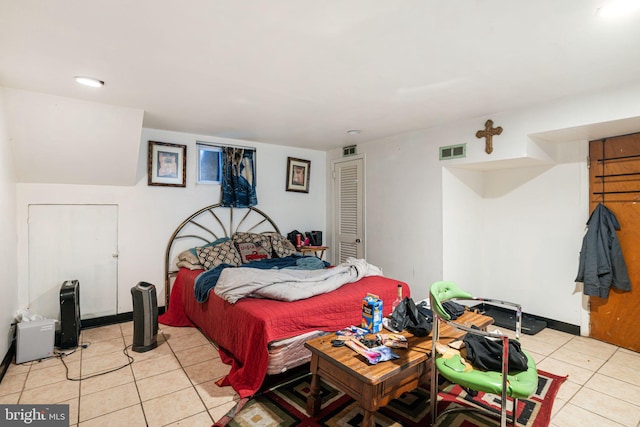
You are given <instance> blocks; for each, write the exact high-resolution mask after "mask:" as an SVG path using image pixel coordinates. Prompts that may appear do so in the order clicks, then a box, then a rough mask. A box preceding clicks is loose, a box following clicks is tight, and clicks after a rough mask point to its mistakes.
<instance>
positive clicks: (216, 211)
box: [164, 203, 280, 310]
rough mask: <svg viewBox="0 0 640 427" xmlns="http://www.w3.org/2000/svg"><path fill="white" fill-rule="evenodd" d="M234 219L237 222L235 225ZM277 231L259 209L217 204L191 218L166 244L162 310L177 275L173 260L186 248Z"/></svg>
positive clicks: (269, 219) (167, 301) (183, 223)
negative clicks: (244, 235) (235, 235)
mask: <svg viewBox="0 0 640 427" xmlns="http://www.w3.org/2000/svg"><path fill="white" fill-rule="evenodd" d="M235 218H239V221H238V222H237V223H236V222H234V221H235ZM274 231H275V232H277V233H278V234H280V229H279V228H278V226H277V225H276V223H275V222H273V220H272V219H271V218H270V217H269V215H267V214H265V213H264V212H262V211H261V210H260V209H257V208H254V207H249V208H232V207H224V206H222V205H221V204H220V203H217V204H215V205H211V206H207V207H204V208H202V209H200V210H199V211H197V212H195V213H193V214H192V215H190V216H189V217H188V218H187V219H185V220H184V221H182V223H181V224H180V225H179V226H178V228H176V230H175V231H174V232H173V234H172V235H171V238H170V239H169V243H168V244H167V251H166V253H165V258H164V292H165V295H164V300H165V310H166V309H168V308H169V297H170V294H171V278H173V277H175V276H176V275H177V274H178V268H177V267H176V265H175V262H174V260H173V257H174V256H175V257H177V256H178V254H179V253H180V252H182V251H184V250H187V249H189V248H193V247H195V246H204V245H206V244H207V243H211V242H213V241H215V240H217V239H220V238H223V237H231V236H233V235H234V234H235V233H238V232H251V233H270V232H274Z"/></svg>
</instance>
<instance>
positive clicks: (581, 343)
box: [564, 337, 617, 360]
mask: <svg viewBox="0 0 640 427" xmlns="http://www.w3.org/2000/svg"><path fill="white" fill-rule="evenodd" d="M564 348H565V349H566V350H569V351H573V352H575V353H580V354H582V355H585V356H593V357H597V358H598V359H604V360H607V359H609V358H610V357H611V356H612V355H613V353H615V352H616V349H617V347H616V346H614V345H611V344H608V343H605V342H602V341H598V340H594V339H593V338H589V337H574V338H573V339H572V340H571V341H569V342H568V343H567V344H566V345H565V346H564Z"/></svg>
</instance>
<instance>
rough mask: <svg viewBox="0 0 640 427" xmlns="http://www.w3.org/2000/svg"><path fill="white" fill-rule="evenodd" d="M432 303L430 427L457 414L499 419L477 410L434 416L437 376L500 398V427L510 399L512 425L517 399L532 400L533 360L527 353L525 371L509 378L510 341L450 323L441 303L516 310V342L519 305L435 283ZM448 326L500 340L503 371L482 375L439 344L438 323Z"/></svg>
mask: <svg viewBox="0 0 640 427" xmlns="http://www.w3.org/2000/svg"><path fill="white" fill-rule="evenodd" d="M429 296H430V300H431V310H432V311H433V332H432V334H433V350H432V357H431V361H432V369H431V396H432V398H431V421H432V425H436V424H437V421H438V419H439V418H440V417H442V416H444V415H446V414H448V413H451V412H454V411H455V412H459V411H479V412H481V413H483V414H486V415H489V416H491V417H494V418H498V416H497V414H495V413H494V412H490V411H486V410H483V409H478V408H467V407H456V408H452V409H449V410H446V411H443V412H442V413H441V414H439V415H438V414H437V412H436V411H437V406H438V405H437V401H438V375H442V376H443V377H444V378H446V379H447V380H449V381H450V382H451V383H454V384H459V385H461V386H462V387H465V388H467V389H471V390H477V391H483V392H485V393H493V394H496V395H499V396H501V397H502V399H501V408H500V417H499V418H500V425H501V426H502V427H505V426H506V425H507V399H508V398H511V399H513V408H514V410H513V414H512V417H511V422H512V424H513V425H515V417H516V408H517V404H518V399H526V398H529V397H531V396H532V395H533V394H534V393H535V391H536V389H537V387H538V370H537V369H536V364H535V361H534V360H533V357H531V355H529V354H528V353H527V352H526V351H525V352H524V353H525V354H526V356H527V359H528V362H527V365H528V366H527V370H526V371H522V372H517V373H514V374H508V373H507V372H508V360H509V344H508V342H509V341H508V340H509V338H508V337H506V336H504V335H501V334H498V333H491V332H485V331H481V330H479V329H472V328H470V327H469V326H466V325H462V324H459V323H456V322H454V321H452V320H451V316H450V315H449V313H447V311H446V310H445V309H444V307H443V305H442V303H444V302H445V301H464V300H466V301H476V302H480V303H486V304H489V305H501V306H508V307H513V308H515V310H516V340H519V339H520V329H521V324H522V309H521V306H520V304H515V303H511V302H507V301H500V300H495V299H486V298H476V297H473V296H472V295H471V294H470V293H468V292H465V291H463V290H461V289H460V288H459V287H458V286H457V285H456V284H455V283H453V282H436V283H434V284H432V285H431V288H430V292H429ZM441 322H442V323H447V324H449V325H450V326H452V327H454V328H456V329H459V330H462V331H465V332H467V333H470V334H476V335H483V336H485V337H490V338H496V339H500V340H502V348H503V353H502V370H501V371H484V370H481V369H478V368H473V367H472V366H471V365H470V363H469V362H466V361H464V360H463V359H462V357H461V356H460V354H459V353H458V352H456V351H454V350H452V349H450V348H449V347H448V346H445V345H442V344H440V343H439V333H440V323H441Z"/></svg>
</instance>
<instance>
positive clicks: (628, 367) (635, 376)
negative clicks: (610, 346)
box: [598, 352, 640, 384]
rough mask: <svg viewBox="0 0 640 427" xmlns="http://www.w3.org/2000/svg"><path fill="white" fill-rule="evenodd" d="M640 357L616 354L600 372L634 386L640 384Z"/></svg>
mask: <svg viewBox="0 0 640 427" xmlns="http://www.w3.org/2000/svg"><path fill="white" fill-rule="evenodd" d="M639 366H640V356H637V355H635V354H630V353H625V352H616V353H615V354H614V355H613V356H611V358H610V359H609V360H608V361H607V363H605V364H604V365H602V367H601V368H600V369H599V370H598V372H599V373H601V374H603V375H607V376H610V377H613V378H617V379H619V380H621V381H625V382H629V383H632V384H640V369H638V367H639Z"/></svg>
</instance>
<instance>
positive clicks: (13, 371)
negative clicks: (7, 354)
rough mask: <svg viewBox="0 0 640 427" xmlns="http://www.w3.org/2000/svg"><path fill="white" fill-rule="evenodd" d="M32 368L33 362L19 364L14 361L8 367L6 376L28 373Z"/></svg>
mask: <svg viewBox="0 0 640 427" xmlns="http://www.w3.org/2000/svg"><path fill="white" fill-rule="evenodd" d="M30 369H31V362H25V363H21V364H19V365H16V364H15V363H13V362H12V363H11V364H10V365H9V367H8V368H7V372H6V374H5V376H7V375H18V374H26V373H27V372H29V370H30Z"/></svg>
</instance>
